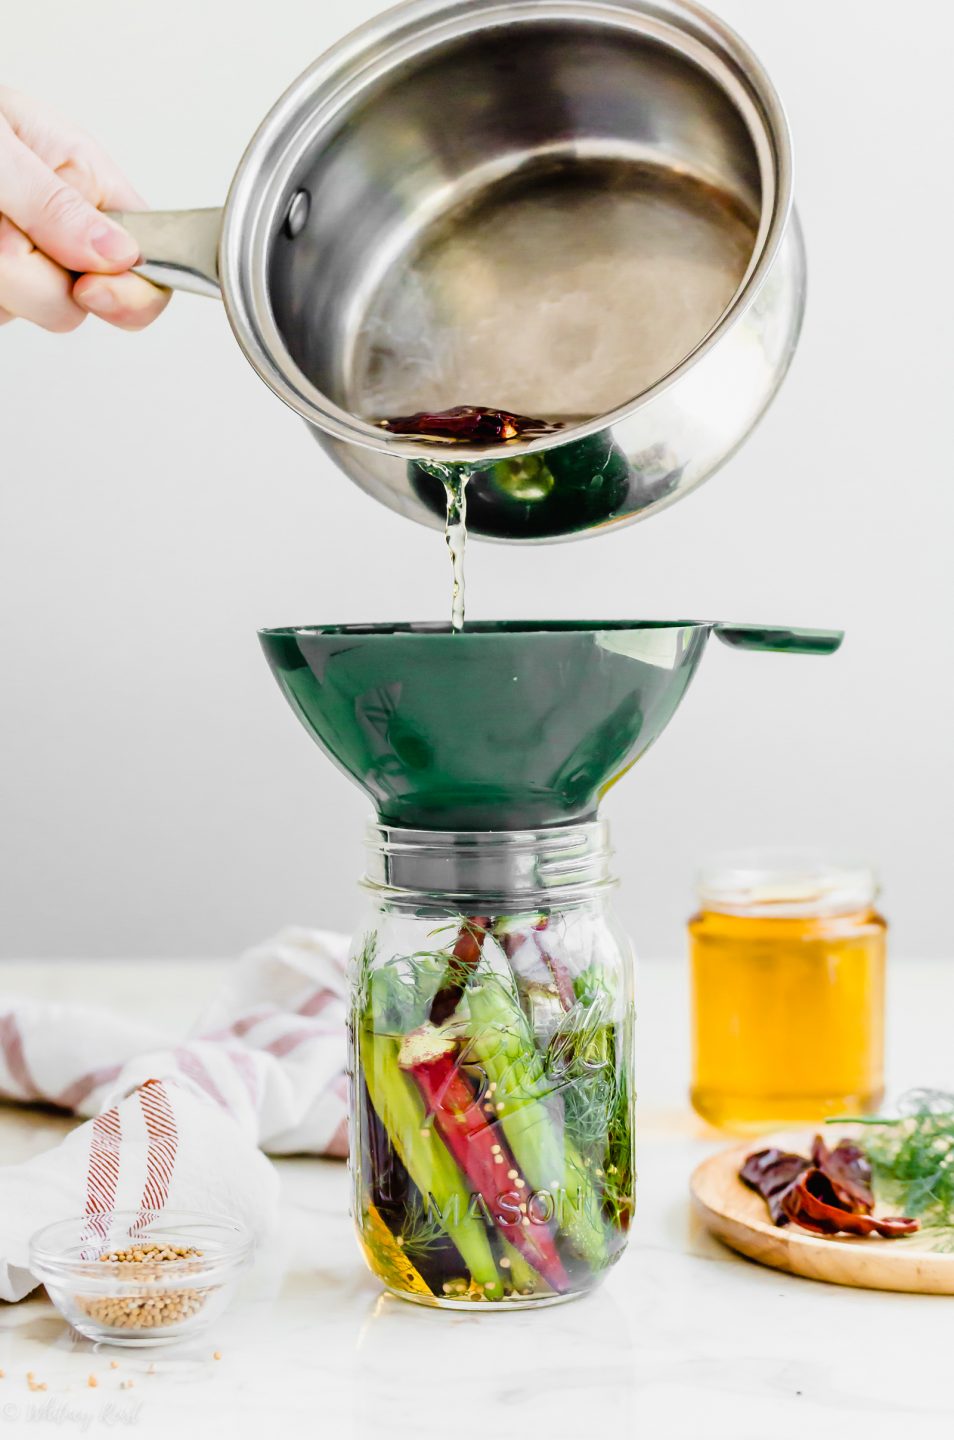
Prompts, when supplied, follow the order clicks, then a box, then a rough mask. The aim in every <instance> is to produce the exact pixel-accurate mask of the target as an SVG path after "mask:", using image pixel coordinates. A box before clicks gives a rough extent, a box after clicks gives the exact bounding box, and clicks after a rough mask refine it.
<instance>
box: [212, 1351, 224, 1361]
mask: <svg viewBox="0 0 954 1440" xmlns="http://www.w3.org/2000/svg"><path fill="white" fill-rule="evenodd" d="M212 1359H213V1360H221V1359H222V1351H221V1350H213V1351H212Z"/></svg>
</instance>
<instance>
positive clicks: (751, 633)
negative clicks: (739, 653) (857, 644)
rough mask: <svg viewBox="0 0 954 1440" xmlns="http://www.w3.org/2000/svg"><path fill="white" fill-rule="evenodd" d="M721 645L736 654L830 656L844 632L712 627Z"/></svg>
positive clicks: (766, 627) (751, 626)
mask: <svg viewBox="0 0 954 1440" xmlns="http://www.w3.org/2000/svg"><path fill="white" fill-rule="evenodd" d="M712 629H713V631H714V633H715V634H716V635H718V637H719V639H720V640H721V641H722V643H723V645H733V646H734V647H735V648H736V649H738V650H778V651H788V652H790V653H791V654H794V655H833V654H834V652H835V651H836V650H837V649H838V647H839V645H840V644H841V642H842V640H844V638H845V632H844V630H795V629H789V628H788V627H786V626H783V625H728V624H719V625H713V627H712Z"/></svg>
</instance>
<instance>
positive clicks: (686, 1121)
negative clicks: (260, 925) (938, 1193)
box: [0, 961, 954, 1440]
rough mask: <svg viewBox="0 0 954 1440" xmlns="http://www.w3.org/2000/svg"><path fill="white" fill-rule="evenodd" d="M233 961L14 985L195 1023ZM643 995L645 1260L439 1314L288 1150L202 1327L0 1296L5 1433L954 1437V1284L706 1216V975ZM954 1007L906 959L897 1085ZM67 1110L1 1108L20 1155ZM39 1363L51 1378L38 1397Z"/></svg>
mask: <svg viewBox="0 0 954 1440" xmlns="http://www.w3.org/2000/svg"><path fill="white" fill-rule="evenodd" d="M220 973H221V966H218V965H214V964H211V963H207V962H196V963H195V964H185V963H183V962H180V961H176V962H172V961H165V962H161V961H156V962H154V963H153V964H151V965H148V966H147V965H146V964H145V963H144V962H133V963H129V964H125V965H123V964H119V963H118V962H98V963H89V962H78V961H76V962H58V963H55V964H54V963H51V962H42V961H36V962H32V963H29V964H26V963H23V964H9V963H8V964H4V965H0V989H3V990H17V991H21V992H24V993H30V994H34V995H43V996H52V995H54V994H55V995H56V997H57V998H59V999H63V1000H66V999H83V1000H85V1001H87V1002H92V1003H95V1002H96V1001H97V1000H98V999H99V998H100V997H102V998H103V1002H104V1003H108V1004H110V1005H112V1006H115V1007H117V1008H127V1007H128V1008H130V1009H131V1008H133V1007H138V1008H139V1009H140V1010H141V1008H142V1005H143V1001H144V998H145V999H146V1000H147V1001H148V1004H149V1006H150V1009H151V1010H152V1011H153V1013H154V1014H155V1016H156V1018H157V1019H159V1020H161V1021H162V1022H163V1023H168V1024H169V1025H170V1027H174V1026H175V1025H176V1023H177V1017H178V1024H179V1026H180V1027H181V1028H182V1029H184V1028H185V1025H187V1024H188V1021H189V1019H190V1018H191V1015H192V1014H193V1012H197V1011H198V1010H199V1008H200V1006H201V1005H202V1003H203V1002H204V1000H205V998H206V996H207V995H208V994H209V993H210V991H211V990H212V989H213V988H214V986H215V983H216V980H217V978H218V976H219V974H220ZM638 995H639V1006H640V1022H639V1042H638V1065H639V1077H638V1078H639V1085H640V1108H639V1118H638V1144H639V1190H638V1213H637V1217H636V1222H635V1227H634V1231H633V1236H632V1241H631V1244H630V1248H629V1252H628V1254H627V1255H626V1257H625V1258H624V1259H623V1260H622V1262H621V1263H620V1264H619V1265H618V1266H617V1267H616V1268H615V1270H614V1271H613V1272H612V1273H611V1275H610V1277H609V1279H608V1280H607V1282H606V1284H605V1285H604V1286H603V1287H602V1288H601V1289H600V1290H598V1291H596V1292H595V1294H593V1295H592V1296H590V1297H589V1298H587V1299H584V1300H581V1301H577V1302H575V1303H574V1304H570V1305H565V1306H558V1307H556V1308H554V1309H550V1310H538V1311H534V1312H532V1313H528V1314H523V1315H519V1314H481V1315H476V1314H474V1315H471V1314H467V1313H463V1314H461V1313H447V1312H435V1311H428V1310H422V1309H419V1308H417V1307H415V1306H412V1305H407V1304H405V1303H403V1302H401V1301H399V1300H395V1299H393V1298H392V1297H390V1296H385V1295H382V1294H381V1292H380V1291H379V1290H378V1288H377V1285H376V1283H375V1281H374V1280H373V1279H372V1277H371V1276H370V1274H369V1273H368V1272H367V1270H366V1269H365V1266H364V1262H363V1260H362V1259H361V1256H360V1254H359V1252H358V1248H357V1244H356V1242H355V1240H354V1238H353V1235H352V1230H351V1224H350V1221H349V1219H348V1214H347V1175H346V1172H345V1167H344V1166H343V1165H341V1164H336V1163H334V1162H330V1161H320V1160H304V1159H303V1160H288V1161H283V1162H281V1163H280V1165H279V1170H280V1173H281V1177H282V1184H283V1207H282V1220H281V1225H280V1227H279V1231H278V1233H277V1235H276V1237H275V1239H274V1240H273V1241H272V1242H271V1243H270V1244H269V1246H268V1247H267V1248H266V1249H265V1250H263V1251H262V1252H260V1254H259V1256H258V1258H257V1261H256V1264H255V1266H254V1269H253V1270H252V1271H251V1272H250V1274H249V1275H248V1277H247V1280H246V1282H245V1284H244V1286H243V1290H242V1293H241V1297H240V1300H239V1301H237V1302H236V1304H235V1306H234V1307H233V1309H232V1310H231V1311H230V1312H229V1313H228V1314H226V1315H225V1316H223V1317H222V1319H221V1320H220V1321H219V1322H218V1324H217V1325H216V1326H215V1327H214V1330H213V1331H212V1332H210V1333H208V1334H207V1335H206V1336H205V1337H203V1338H202V1339H197V1340H196V1341H194V1342H192V1343H191V1344H190V1345H187V1346H183V1347H181V1348H176V1349H156V1350H153V1351H148V1350H144V1351H131V1350H119V1349H109V1348H104V1347H100V1348H97V1347H94V1346H92V1345H91V1344H89V1343H88V1342H87V1341H84V1340H81V1339H79V1338H78V1337H76V1336H75V1335H73V1334H72V1332H71V1331H70V1330H69V1329H68V1327H67V1326H66V1325H65V1323H64V1322H63V1321H62V1320H61V1319H60V1318H59V1316H58V1315H57V1313H56V1312H55V1311H54V1310H53V1308H52V1306H51V1305H50V1304H49V1302H48V1301H47V1300H46V1299H45V1298H44V1297H43V1293H42V1292H39V1293H38V1295H37V1296H36V1297H35V1298H30V1299H28V1300H25V1301H23V1302H21V1303H20V1304H19V1305H0V1370H2V1371H3V1372H4V1374H3V1378H0V1429H3V1432H4V1433H7V1432H9V1433H14V1432H16V1433H22V1434H23V1435H25V1436H37V1437H39V1436H41V1435H44V1434H46V1433H49V1434H51V1435H52V1434H55V1435H59V1436H68V1435H70V1434H72V1433H76V1434H98V1433H103V1434H105V1433H107V1432H108V1433H112V1434H115V1433H120V1434H123V1433H125V1434H130V1435H133V1436H135V1437H137V1440H145V1437H151V1436H153V1435H156V1436H159V1435H162V1436H164V1437H168V1436H169V1435H170V1434H172V1435H174V1434H177V1433H178V1434H181V1435H184V1436H191V1435H194V1434H199V1433H200V1432H201V1433H203V1434H204V1433H206V1432H207V1431H208V1430H210V1429H213V1428H214V1427H218V1428H220V1429H221V1430H223V1431H224V1432H226V1433H227V1434H228V1436H229V1440H233V1437H244V1436H259V1435H261V1434H263V1433H264V1434H266V1435H273V1436H276V1437H279V1436H282V1437H283V1436H284V1435H285V1434H288V1435H289V1436H291V1437H297V1436H299V1435H308V1436H309V1437H316V1440H322V1437H329V1440H346V1437H354V1440H365V1437H370V1436H376V1435H378V1434H382V1435H387V1436H388V1440H404V1437H407V1440H411V1437H413V1440H422V1437H428V1436H431V1435H434V1436H439V1435H447V1436H451V1435H453V1436H462V1435H479V1436H488V1437H491V1436H492V1437H494V1440H509V1437H511V1436H513V1437H515V1440H516V1437H521V1440H530V1437H546V1440H576V1437H583V1436H586V1437H587V1440H599V1437H600V1436H602V1435H604V1434H605V1435H607V1436H612V1437H614V1440H616V1437H620V1440H622V1437H627V1440H628V1437H634V1436H647V1437H652V1440H683V1437H686V1440H688V1437H693V1440H696V1437H706V1440H721V1437H726V1440H728V1437H733V1440H756V1437H758V1440H763V1437H770V1440H795V1437H796V1436H797V1437H799V1440H803V1437H804V1436H811V1437H813V1440H828V1437H836V1436H838V1437H841V1436H844V1435H847V1434H849V1433H858V1434H860V1435H863V1436H864V1437H865V1440H881V1437H882V1436H884V1437H891V1440H897V1437H899V1436H907V1435H910V1434H916V1435H917V1436H918V1440H934V1437H935V1436H937V1437H941V1436H943V1437H945V1440H950V1436H951V1435H952V1434H954V1387H952V1385H951V1381H950V1374H949V1370H948V1368H947V1366H948V1363H949V1361H948V1359H947V1355H948V1351H949V1345H948V1344H947V1343H946V1341H945V1337H950V1335H951V1333H952V1329H951V1327H952V1323H954V1308H952V1307H951V1305H950V1302H949V1301H948V1300H947V1299H945V1298H944V1297H934V1296H919V1295H910V1296H909V1295H894V1294H882V1293H876V1292H872V1291H856V1290H847V1289H841V1288H839V1287H837V1286H828V1285H821V1284H816V1283H813V1282H811V1281H806V1280H799V1279H794V1278H791V1277H788V1276H785V1275H780V1274H776V1273H775V1272H773V1271H771V1270H766V1269H761V1268H759V1267H758V1266H756V1265H752V1264H750V1263H748V1262H747V1261H744V1260H741V1259H739V1258H738V1257H736V1256H734V1255H733V1254H732V1253H731V1252H730V1251H728V1250H725V1249H723V1248H722V1246H721V1245H719V1244H718V1242H716V1241H715V1240H713V1239H711V1238H710V1237H709V1236H708V1235H707V1234H705V1233H704V1232H703V1231H702V1230H701V1229H700V1228H699V1226H698V1225H697V1224H696V1223H695V1222H694V1220H693V1218H692V1217H691V1215H690V1212H689V1206H688V1202H687V1180H688V1176H689V1173H690V1170H691V1169H692V1167H693V1165H694V1164H695V1162H696V1161H697V1160H698V1159H699V1158H701V1157H702V1156H703V1155H705V1154H706V1153H708V1151H709V1150H711V1149H712V1148H713V1146H714V1144H716V1143H718V1142H717V1141H715V1140H714V1139H713V1137H712V1135H711V1133H710V1134H709V1135H706V1133H705V1131H704V1130H703V1127H702V1126H701V1125H700V1124H699V1123H698V1122H696V1121H695V1120H694V1119H693V1117H692V1115H691V1113H690V1112H689V1110H688V1106H687V1104H686V1101H685V1098H684V1092H685V1085H686V1076H687V1064H688V1045H687V1037H686V1015H687V1008H686V996H685V972H684V968H683V967H682V966H681V965H679V964H676V963H662V962H648V963H647V962H644V963H643V964H642V965H641V967H640V975H639V989H638ZM952 1010H954V965H948V964H946V963H937V962H931V963H927V962H924V963H921V962H913V961H911V962H897V963H895V964H894V966H893V967H892V976H891V995H890V1011H889V1014H890V1032H889V1084H890V1087H891V1091H892V1093H897V1092H898V1091H900V1090H902V1089H904V1088H906V1087H908V1086H910V1085H915V1084H938V1085H942V1084H945V1083H947V1084H948V1085H950V1084H951V1083H952V1082H954V1074H952V1071H954V1059H952V1058H951V1050H950V1043H949V1018H948V1017H949V1016H950V1014H951V1013H952ZM945 1067H948V1068H946V1069H945ZM68 1124H69V1122H68V1121H66V1120H64V1119H62V1118H57V1117H53V1116H50V1115H41V1114H39V1113H38V1112H36V1111H30V1110H27V1109H18V1108H15V1107H6V1108H3V1107H0V1163H8V1162H10V1161H12V1160H15V1159H18V1158H25V1157H26V1156H27V1155H30V1154H33V1153H35V1152H36V1151H38V1150H40V1149H43V1148H45V1147H46V1146H48V1145H49V1144H51V1143H53V1141H54V1140H55V1139H56V1138H57V1137H58V1136H59V1135H60V1134H62V1133H63V1132H64V1130H65V1129H66V1128H67V1126H68ZM216 1351H218V1352H219V1353H220V1355H221V1358H220V1359H218V1360H216V1359H214V1358H213V1355H214V1352H216ZM113 1360H115V1361H117V1362H118V1366H117V1368H111V1364H110V1362H111V1361H113ZM150 1367H154V1373H149V1372H150ZM28 1371H32V1372H33V1373H34V1375H35V1377H36V1380H37V1381H40V1382H43V1383H45V1384H46V1386H47V1389H46V1391H44V1392H31V1391H30V1389H29V1387H28V1384H27V1380H26V1375H27V1372H28ZM90 1374H95V1375H96V1376H97V1379H98V1385H97V1387H96V1388H95V1389H90V1388H88V1387H87V1377H88V1376H89V1375H90ZM124 1381H127V1382H128V1381H132V1382H133V1383H132V1385H131V1386H127V1387H126V1388H121V1387H122V1386H123V1382H124Z"/></svg>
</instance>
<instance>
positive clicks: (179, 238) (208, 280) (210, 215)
mask: <svg viewBox="0 0 954 1440" xmlns="http://www.w3.org/2000/svg"><path fill="white" fill-rule="evenodd" d="M109 218H110V219H111V220H116V221H118V223H119V224H120V225H122V227H123V229H124V230H128V231H129V233H130V235H131V236H132V237H133V239H134V240H136V241H138V243H139V249H140V252H141V255H142V258H141V260H140V261H139V263H138V265H134V266H133V269H134V270H135V272H136V274H137V275H144V276H145V277H146V279H147V280H152V281H154V283H155V284H156V285H165V286H168V288H169V289H171V290H191V291H192V293H193V294H194V295H209V296H211V297H212V298H213V299H218V298H219V297H220V295H221V290H220V287H219V236H220V234H221V232H222V210H221V208H219V209H215V210H124V211H115V210H113V211H110V212H109Z"/></svg>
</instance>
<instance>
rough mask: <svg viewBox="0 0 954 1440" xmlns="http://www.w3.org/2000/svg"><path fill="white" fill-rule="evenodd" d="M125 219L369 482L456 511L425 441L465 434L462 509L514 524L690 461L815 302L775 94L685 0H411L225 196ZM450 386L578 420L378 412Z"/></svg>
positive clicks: (444, 399) (696, 475)
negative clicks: (426, 425)
mask: <svg viewBox="0 0 954 1440" xmlns="http://www.w3.org/2000/svg"><path fill="white" fill-rule="evenodd" d="M119 218H120V219H121V220H122V222H123V223H124V224H125V225H126V226H127V228H128V229H129V230H131V231H132V233H133V235H134V236H135V237H136V238H137V239H138V240H139V243H140V245H141V247H142V255H143V262H142V264H141V265H140V267H139V268H140V270H141V271H142V273H144V274H146V275H148V276H149V277H150V278H152V279H154V280H156V281H158V282H160V283H162V284H165V285H171V286H173V287H174V288H177V289H186V290H196V291H199V292H200V293H203V294H209V295H218V294H219V293H221V295H222V298H223V299H224V301H225V308H226V312H227V314H228V317H229V321H230V322H231V325H232V328H233V330H234V332H235V335H236V338H237V339H238V342H239V344H240V345H241V347H242V349H243V350H244V352H245V354H246V356H247V357H248V359H249V361H250V362H251V364H252V365H253V367H254V368H255V369H256V370H257V371H258V373H259V375H261V377H262V379H263V380H264V381H265V382H266V384H267V385H269V386H270V387H271V389H272V390H273V391H274V392H275V394H276V395H278V396H279V397H280V398H281V399H282V400H284V401H285V402H286V404H288V405H290V406H291V407H292V409H294V410H297V412H298V413H299V414H300V415H301V416H302V417H303V419H305V420H306V421H307V422H308V424H309V426H310V427H311V429H312V431H313V433H314V435H315V437H316V438H317V439H318V441H319V443H320V444H321V445H322V446H323V447H324V448H325V449H326V450H327V451H328V452H329V453H330V454H331V455H332V457H333V458H334V460H335V462H336V463H337V464H338V465H339V466H340V467H341V469H342V470H344V471H345V473H346V474H348V475H349V476H350V477H351V478H352V479H353V480H355V481H356V482H357V483H358V484H359V485H360V486H361V487H362V488H363V489H365V490H367V491H368V492H369V493H370V494H372V495H374V496H375V497H376V498H377V499H379V500H381V501H383V502H384V503H385V504H387V505H389V506H391V508H392V509H394V510H397V511H398V512H400V513H401V514H403V515H406V516H408V517H410V518H412V519H414V520H419V521H423V522H425V523H427V524H430V525H439V524H441V523H442V521H443V491H442V487H441V484H440V480H439V478H435V474H434V473H433V469H432V462H434V461H435V459H438V460H441V459H444V458H452V459H453V460H455V461H461V462H465V461H466V462H469V463H470V464H471V466H472V468H473V478H472V480H471V482H470V487H469V491H468V511H469V513H468V522H469V528H470V530H471V531H472V532H473V533H475V534H478V535H487V536H492V537H494V538H498V539H504V540H538V539H539V540H552V539H559V538H564V537H568V536H571V535H575V534H579V533H582V532H584V531H588V530H594V529H600V528H603V527H605V526H607V525H612V524H619V523H623V522H626V521H629V520H634V519H638V518H642V517H644V516H646V515H649V514H652V513H653V512H654V511H656V510H658V509H660V508H661V507H662V506H664V505H669V504H671V503H672V502H673V501H674V500H676V499H677V498H678V497H679V496H681V495H684V494H686V493H688V491H690V490H692V489H693V488H694V487H695V486H696V485H698V484H700V483H701V481H703V480H704V479H706V477H707V476H709V475H711V474H712V472H713V471H714V470H715V469H717V468H718V466H719V465H721V464H722V462H723V461H724V460H725V459H726V458H727V457H728V456H729V455H731V453H732V452H733V451H734V450H735V448H736V447H737V446H738V445H739V444H740V443H741V441H742V440H743V439H744V438H745V437H746V435H748V433H749V431H750V430H751V429H752V427H753V426H754V425H755V423H756V421H757V420H758V419H759V417H760V415H761V414H762V412H763V411H764V410H765V408H766V406H767V405H768V403H769V401H770V400H771V398H772V396H773V394H774V392H775V390H776V388H777V386H778V385H779V382H780V381H781V379H782V377H783V376H784V374H785V370H786V368H787V366H788V363H789V361H790V359H791V356H792V353H793V350H794V348H795V344H796V341H797V338H798V331H799V325H800V321H801V315H802V309H803V304H804V287H805V271H804V253H803V249H802V243H801V238H800V234H799V230H798V225H797V222H796V219H795V216H794V213H793V211H792V164H791V151H790V143H789V135H788V128H787V125H786V121H785V116H784V113H783V111H782V108H781V105H780V103H779V100H778V97H777V96H776V93H775V91H774V89H773V87H772V85H771V83H770V81H769V79H768V77H767V76H766V74H765V72H764V71H763V69H762V68H761V66H760V65H759V63H758V61H757V60H756V59H755V57H754V56H753V55H752V54H751V52H750V51H749V50H748V49H747V48H746V46H745V45H744V44H743V43H742V42H741V40H739V38H738V37H737V36H736V35H735V34H734V33H733V32H732V31H731V30H729V29H728V28H727V27H726V26H725V25H723V24H722V23H721V22H720V21H719V20H717V19H716V18H715V17H714V16H712V15H710V14H709V13H708V12H707V11H705V10H703V9H702V8H701V7H700V6H699V5H696V4H694V3H691V0H411V3H408V4H404V5H401V6H399V7H398V8H397V9H394V10H390V11H388V12H387V13H386V14H384V15H382V16H381V17H380V18H379V19H377V20H374V21H372V22H371V23H370V24H368V25H365V26H363V27H362V28H361V29H360V30H357V31H355V33H354V34H353V35H351V36H349V37H348V38H347V39H345V40H344V41H342V42H341V43H340V44H339V45H337V46H335V48H334V49H332V50H330V51H329V52H328V53H327V54H326V55H324V56H323V57H322V58H321V59H319V60H318V61H316V63H315V64H314V65H312V66H311V68H310V69H309V70H307V71H306V72H305V73H304V74H303V75H302V76H301V77H300V78H299V79H298V80H296V81H295V83H294V84H293V85H292V86H291V88H290V89H289V90H288V91H287V92H286V94H285V95H284V96H283V97H282V98H281V99H280V100H279V101H278V103H277V105H276V106H275V107H274V109H273V110H272V111H271V113H270V114H269V115H268V116H267V117H266V119H265V120H264V121H263V123H262V125H261V126H260V128H259V130H258V132H257V133H256V135H255V136H254V138H253V139H252V141H251V144H250V145H249V147H248V149H247V150H246V152H245V155H244V156H243V158H242V161H241V163H240V165H239V168H238V171H237V172H236V175H235V178H234V180H233V181H232V185H231V188H230V190H229V195H228V199H227V201H226V204H225V206H224V208H223V209H221V210H201V211H182V212H172V213H165V214H163V213H158V212H150V213H144V214H125V215H122V216H120V217H119ZM456 405H478V406H486V407H491V408H495V409H500V410H506V411H509V412H514V413H516V414H520V415H525V416H530V417H533V418H535V419H544V420H546V421H552V422H554V423H556V424H559V425H560V427H561V428H560V429H559V431H558V432H557V433H556V434H555V435H554V434H549V435H539V434H538V435H536V436H535V437H534V438H530V439H524V440H522V441H521V440H516V441H510V442H506V443H498V444H495V445H493V446H491V447H488V446H481V447H470V448H468V447H466V446H459V445H455V446H454V447H453V450H452V451H451V450H448V449H446V448H445V449H441V448H439V447H437V446H436V445H435V444H434V443H433V442H428V441H426V440H422V439H420V438H416V437H415V436H408V435H398V434H393V433H390V432H388V431H385V430H382V429H381V428H380V424H379V423H378V422H380V421H381V420H383V419H387V418H393V417H396V416H406V415H408V414H410V413H413V412H415V411H419V410H426V411H437V410H443V409H445V408H449V407H451V406H456Z"/></svg>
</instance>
